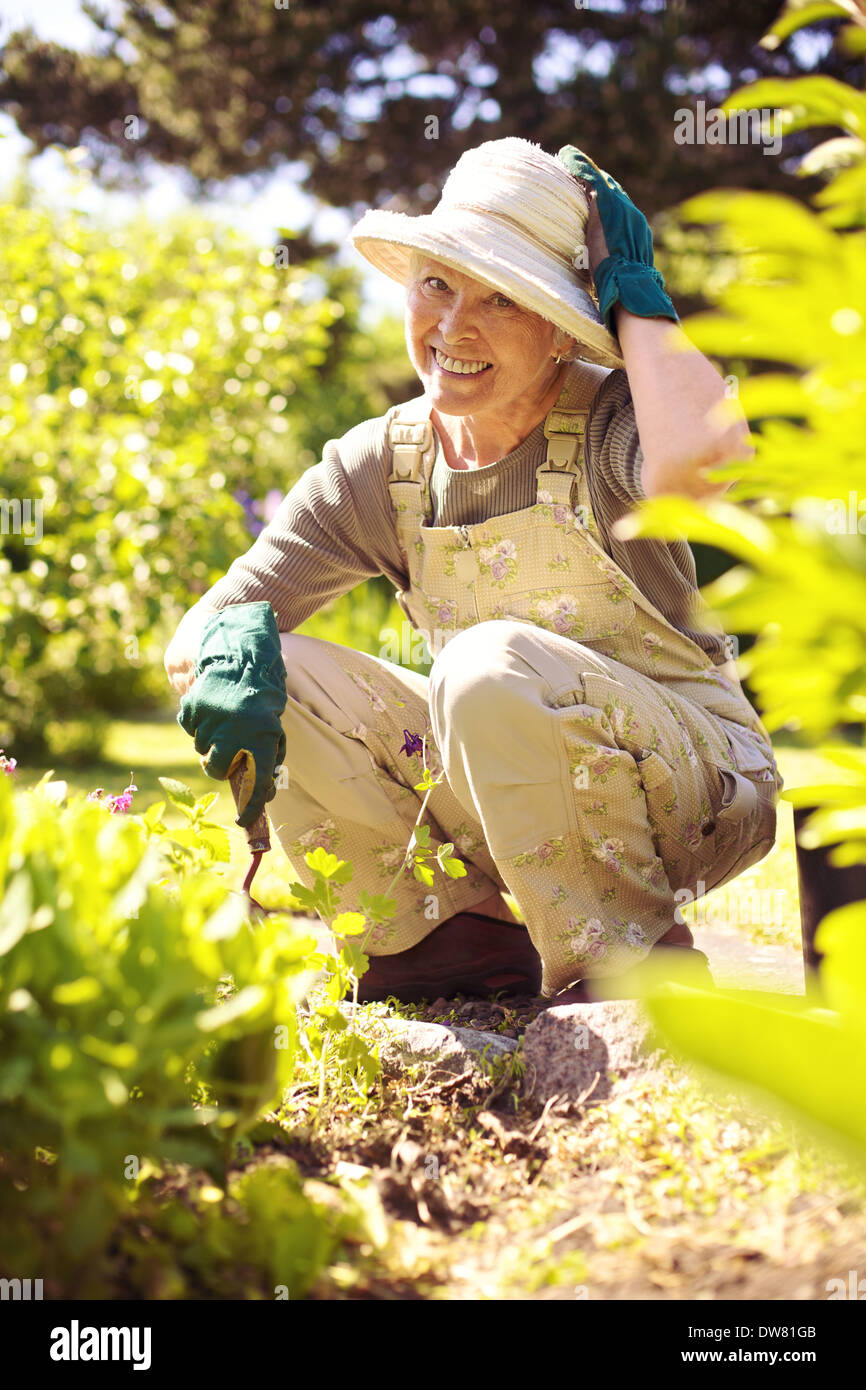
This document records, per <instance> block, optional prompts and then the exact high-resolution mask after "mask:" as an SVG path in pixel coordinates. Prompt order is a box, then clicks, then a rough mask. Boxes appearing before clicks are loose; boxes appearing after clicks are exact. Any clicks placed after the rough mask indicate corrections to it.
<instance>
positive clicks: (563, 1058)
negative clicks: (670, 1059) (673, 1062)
mask: <svg viewBox="0 0 866 1390" xmlns="http://www.w3.org/2000/svg"><path fill="white" fill-rule="evenodd" d="M523 1049H524V1053H523V1055H524V1057H525V1059H526V1078H525V1081H524V1094H526V1095H528V1096H531V1097H532V1098H533V1099H534V1100H538V1101H546V1100H549V1099H550V1097H551V1096H555V1095H560V1096H562V1097H563V1098H567V1099H569V1100H577V1099H578V1098H579V1097H581V1096H583V1095H584V1094H585V1093H586V1092H587V1091H588V1090H589V1088H590V1087H591V1086H592V1091H591V1096H590V1099H591V1100H592V1101H596V1100H601V1099H604V1098H606V1097H608V1096H610V1095H611V1094H612V1093H613V1091H614V1089H616V1088H617V1085H620V1086H621V1085H627V1084H628V1082H629V1078H630V1077H631V1078H633V1076H634V1074H635V1073H636V1072H638V1071H647V1070H649V1069H650V1068H651V1066H652V1059H653V1057H654V1056H655V1057H657V1055H658V1046H657V1044H654V1043H653V1037H652V1031H651V1026H650V1021H649V1018H648V1017H647V1014H646V1012H645V1010H644V1009H643V1007H642V1006H641V1005H640V1004H639V1003H638V1002H637V1001H636V1000H633V999H611V1000H605V1001H604V1002H603V1003H598V1004H563V1005H561V1006H560V1007H558V1008H551V1009H547V1010H545V1012H544V1013H542V1014H539V1015H538V1017H537V1018H536V1019H534V1020H533V1022H532V1023H530V1025H529V1027H528V1028H527V1030H526V1033H525V1034H524V1038H523ZM611 1072H616V1073H617V1074H618V1076H619V1077H620V1078H621V1080H620V1082H619V1083H615V1082H614V1080H613V1079H612V1078H611V1076H610V1073H611ZM596 1076H598V1080H596ZM593 1082H595V1085H594V1086H593Z"/></svg>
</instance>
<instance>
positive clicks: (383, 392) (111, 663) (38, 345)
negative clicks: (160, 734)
mask: <svg viewBox="0 0 866 1390" xmlns="http://www.w3.org/2000/svg"><path fill="white" fill-rule="evenodd" d="M282 244H283V245H288V246H289V247H291V242H290V240H289V239H288V236H287V235H286V237H285V238H284V241H283V243H282ZM279 260H280V257H279V251H278V254H277V257H276V258H275V256H274V253H273V251H269V250H264V251H263V250H260V249H259V247H257V246H256V245H254V244H252V243H251V242H250V241H248V240H246V239H244V238H243V237H241V236H239V235H237V234H236V233H234V232H231V231H227V230H223V229H221V228H218V227H216V226H213V225H211V224H209V223H208V222H207V221H205V220H204V219H202V218H201V217H199V216H194V215H186V216H182V217H180V218H178V219H176V220H175V221H174V222H172V223H171V224H169V225H153V224H150V223H148V222H147V221H146V220H145V219H144V218H143V217H137V218H136V220H135V221H134V222H132V223H130V224H128V225H126V226H123V227H120V228H116V229H114V230H110V229H108V228H106V227H103V226H100V225H97V224H94V223H92V222H91V221H90V220H89V219H88V218H87V217H86V216H84V215H82V214H80V213H78V212H76V211H75V210H74V209H67V210H66V211H65V212H63V213H57V212H55V211H52V210H49V209H48V208H45V207H42V206H40V205H38V203H34V202H33V200H32V199H31V197H30V195H29V192H28V190H27V189H26V187H22V188H19V190H18V192H17V194H16V196H14V197H13V198H12V199H11V200H10V201H9V202H7V203H6V204H5V205H4V206H3V207H2V208H0V449H2V455H3V464H2V479H3V482H2V500H3V506H4V508H7V507H8V508H9V511H8V513H7V514H4V517H3V534H2V536H0V543H2V555H0V642H2V663H3V688H4V700H3V708H2V710H0V744H2V745H5V746H6V747H7V748H12V747H14V749H15V751H16V753H17V754H18V755H19V757H26V758H32V756H33V755H34V753H36V752H38V751H43V750H45V749H46V747H47V751H48V753H49V754H50V755H51V756H55V755H56V756H57V757H62V758H63V759H64V761H68V760H71V759H72V758H73V757H75V756H76V755H78V756H82V757H85V758H89V757H92V756H94V755H95V753H96V752H98V747H99V742H100V739H101V735H102V726H101V723H100V720H99V718H98V715H99V712H100V711H104V712H108V713H117V712H121V711H123V710H127V709H131V708H133V707H135V706H138V707H141V706H142V705H143V704H147V703H148V702H151V703H152V702H153V701H155V700H157V699H159V700H162V699H164V698H165V694H166V684H165V674H164V671H163V669H162V652H163V650H164V647H165V645H166V644H167V642H168V639H169V637H170V636H171V633H172V631H173V628H174V626H175V625H176V623H177V621H178V620H179V618H180V616H181V613H182V612H183V610H184V609H186V608H188V607H189V606H190V605H191V604H192V603H194V602H195V600H196V599H197V598H198V597H199V596H200V595H201V594H202V593H203V592H204V591H205V590H206V589H207V588H209V587H210V585H211V584H212V583H213V582H214V581H215V580H216V579H218V578H219V577H220V576H221V575H222V574H223V573H224V572H225V570H226V569H228V566H229V564H230V562H231V561H232V559H234V557H235V556H236V555H237V554H239V553H241V552H243V551H245V550H246V549H247V548H248V546H249V540H250V537H249V532H248V530H247V527H246V523H245V515H244V510H243V507H242V505H241V503H240V502H239V501H238V500H237V499H236V498H235V496H234V494H235V493H236V492H242V491H244V490H245V491H246V492H247V493H249V494H251V495H252V496H253V497H256V498H260V497H264V496H265V495H266V494H267V493H268V492H269V491H271V490H273V489H277V490H279V491H280V492H281V493H282V492H286V491H288V490H289V488H290V487H291V485H292V484H293V482H294V481H295V480H296V479H297V477H298V476H299V475H300V473H301V472H302V471H303V470H304V468H306V467H307V466H308V465H309V464H311V463H313V462H314V461H315V460H316V459H317V458H318V457H319V451H320V449H321V445H322V442H323V440H324V439H327V438H337V437H339V436H340V435H341V434H343V433H344V432H345V431H346V430H347V429H348V428H350V427H351V426H352V425H354V424H356V423H357V422H358V420H360V419H364V418H368V417H370V416H373V415H377V414H381V413H382V412H383V411H384V410H385V409H386V408H387V406H388V405H389V404H390V402H391V399H392V398H396V399H400V398H402V396H403V394H404V392H405V381H406V376H407V364H406V361H405V349H404V347H403V343H402V336H401V333H400V328H399V325H398V324H391V323H389V322H384V323H381V324H380V325H379V326H378V327H377V328H376V329H375V330H374V331H373V332H372V333H367V332H365V331H361V329H360V327H359V311H360V299H359V286H358V280H357V277H356V276H355V274H354V273H353V272H352V271H348V270H346V269H340V268H336V267H334V266H333V265H329V264H326V263H325V262H323V261H312V262H309V263H307V264H303V265H295V264H292V262H291V256H290V257H289V264H288V265H286V266H285V267H283V266H282V265H281V264H279ZM16 508H17V509H18V513H17V514H16V510H15V509H16ZM40 510H41V517H40V515H39V512H40ZM72 711H75V712H78V713H79V714H80V716H81V718H82V723H81V724H78V725H77V724H76V723H75V722H74V721H70V719H69V716H70V712H72Z"/></svg>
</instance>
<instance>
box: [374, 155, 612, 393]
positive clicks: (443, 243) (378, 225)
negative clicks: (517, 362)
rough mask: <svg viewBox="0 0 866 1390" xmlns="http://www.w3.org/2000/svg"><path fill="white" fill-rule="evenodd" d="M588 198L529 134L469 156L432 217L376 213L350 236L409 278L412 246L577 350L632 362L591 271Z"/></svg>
mask: <svg viewBox="0 0 866 1390" xmlns="http://www.w3.org/2000/svg"><path fill="white" fill-rule="evenodd" d="M588 217H589V204H588V201H587V196H586V193H585V192H584V190H583V187H582V186H581V184H579V183H578V181H577V180H576V179H575V178H574V177H573V176H572V175H571V174H570V173H569V171H568V170H567V169H566V168H565V165H564V164H560V162H559V160H558V159H556V158H554V156H553V155H551V154H546V153H545V151H544V150H542V149H541V147H540V146H539V145H534V144H533V143H532V142H531V141H530V140H520V139H517V138H515V137H509V138H508V139H505V140H487V141H486V142H485V143H484V144H483V145H478V146H476V148H475V149H473V150H467V151H466V153H465V154H463V155H461V157H460V159H458V161H457V163H456V164H455V165H454V168H453V169H452V171H451V173H450V174H449V176H448V179H447V182H446V184H445V187H444V188H443V190H442V196H441V198H440V200H439V202H438V204H437V205H436V207H435V208H434V209H433V211H432V212H431V213H428V214H427V215H426V216H422V217H410V216H409V215H407V214H406V213H402V212H386V211H385V210H383V209H373V210H371V211H369V212H366V213H365V214H364V216H363V217H362V218H361V220H360V222H357V223H356V224H355V226H354V227H353V228H352V231H351V232H350V233H349V236H350V239H351V242H352V244H353V246H354V247H355V249H356V250H357V251H359V252H360V253H361V255H362V256H364V257H365V258H366V259H367V260H368V261H370V263H371V264H372V265H374V266H376V268H377V269H378V270H382V271H384V272H385V274H386V275H389V276H390V277H391V279H392V280H398V281H399V282H400V283H401V284H405V283H406V281H407V279H408V275H409V267H410V264H411V258H412V253H413V251H421V252H426V253H427V254H428V255H430V256H432V257H433V258H434V259H435V260H437V261H442V262H443V263H444V264H445V265H448V266H451V267H452V269H454V270H459V271H462V272H463V274H464V275H471V276H473V277H474V278H475V279H477V280H480V281H482V283H483V284H486V285H490V287H491V288H492V289H494V290H498V291H499V292H500V293H501V294H504V295H507V296H508V298H509V299H513V300H514V302H515V303H516V304H519V305H521V307H522V308H524V309H531V310H532V311H533V313H536V314H540V315H541V317H542V318H544V319H547V320H548V321H549V322H550V323H553V324H555V325H556V326H557V327H558V328H561V329H564V331H565V332H566V333H569V334H570V335H571V336H572V337H573V338H575V339H576V340H577V343H578V347H577V350H576V355H577V356H578V357H580V358H583V359H585V360H586V361H588V362H598V363H601V365H602V366H605V367H621V366H623V358H622V354H621V353H620V350H619V344H618V343H617V340H616V338H614V337H613V335H612V334H611V333H609V332H608V331H607V329H606V328H605V326H604V322H603V320H602V317H601V315H600V314H599V312H598V308H597V306H596V304H595V301H594V300H593V299H592V297H591V295H590V294H589V290H588V285H589V271H588V269H585V268H583V267H584V266H585V265H586V264H587V262H586V258H585V240H584V237H585V231H586V223H587V219H588Z"/></svg>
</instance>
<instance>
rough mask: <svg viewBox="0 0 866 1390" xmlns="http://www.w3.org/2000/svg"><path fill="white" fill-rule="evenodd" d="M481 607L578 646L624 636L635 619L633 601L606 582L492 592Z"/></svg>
mask: <svg viewBox="0 0 866 1390" xmlns="http://www.w3.org/2000/svg"><path fill="white" fill-rule="evenodd" d="M479 607H488V608H489V613H490V616H491V617H492V618H511V619H517V620H518V621H520V622H527V623H533V624H534V625H535V626H536V627H542V628H546V629H547V631H548V632H556V633H558V634H559V635H560V636H562V637H571V638H573V639H574V640H575V641H577V642H585V641H590V642H591V641H593V640H595V639H596V638H600V637H612V636H614V635H616V634H617V633H620V632H624V631H625V629H626V628H627V627H628V625H629V623H630V622H631V621H632V619H633V618H634V615H635V606H634V603H633V602H632V600H631V599H630V598H629V597H628V595H627V594H625V593H623V591H622V590H621V589H618V588H616V587H615V586H614V585H612V584H611V583H610V581H609V580H607V579H605V580H600V581H599V580H594V581H592V582H590V583H579V584H575V585H574V586H573V587H569V586H568V584H567V583H563V584H561V585H557V586H556V587H554V586H552V585H551V586H548V587H542V586H540V585H539V587H538V588H534V589H515V590H507V591H506V592H505V593H503V594H501V595H500V594H496V593H495V592H490V593H487V594H483V595H481V596H480V598H479Z"/></svg>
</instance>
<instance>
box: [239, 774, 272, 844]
mask: <svg viewBox="0 0 866 1390" xmlns="http://www.w3.org/2000/svg"><path fill="white" fill-rule="evenodd" d="M243 780H244V768H243V765H242V764H241V765H239V766H238V767H237V768H235V770H234V772H232V773H230V774H229V786H230V787H231V789H232V796H233V797H234V799H235V805H236V806H237V807H238V814H240V805H239V800H240V793H241V787H242V786H243ZM246 832H247V841H248V843H249V847H250V854H259V853H267V851H268V850H269V849H270V847H271V835H270V831H269V830H268V818H267V816H266V815H265V812H264V811H262V813H261V815H260V816H258V817H257V818H256V819H255V820H254V821H253V823H252V825H248V826H247V827H246Z"/></svg>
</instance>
